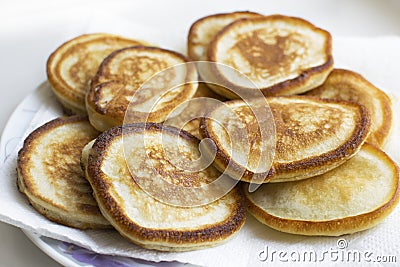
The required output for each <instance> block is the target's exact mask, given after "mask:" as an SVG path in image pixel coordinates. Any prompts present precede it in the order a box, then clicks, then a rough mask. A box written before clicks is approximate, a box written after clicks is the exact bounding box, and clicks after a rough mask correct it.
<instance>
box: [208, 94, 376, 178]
mask: <svg viewBox="0 0 400 267" xmlns="http://www.w3.org/2000/svg"><path fill="white" fill-rule="evenodd" d="M276 98H300V99H302V98H303V99H307V97H304V96H280V97H276ZM267 99H268V98H267ZM308 99H309V100H310V101H316V102H320V103H337V104H342V105H349V106H352V107H355V108H357V109H358V110H359V117H358V118H357V119H358V121H357V123H356V127H355V130H354V131H353V133H352V135H351V136H350V138H349V139H347V140H344V141H343V144H342V145H341V146H339V147H337V148H336V149H334V150H332V151H329V152H327V153H324V154H321V155H319V156H318V157H308V158H304V159H303V160H298V161H294V162H289V163H279V162H275V161H274V162H273V163H272V167H271V169H270V170H269V172H268V173H261V174H259V175H261V176H265V179H264V182H263V183H267V182H269V181H270V180H271V179H273V178H274V177H276V176H280V175H284V174H286V173H290V174H295V173H299V174H300V175H303V174H304V173H307V172H310V173H315V175H317V174H321V173H322V172H319V171H318V170H324V168H323V167H324V166H338V164H340V162H345V160H347V159H349V158H350V157H352V156H353V155H354V154H355V153H356V152H357V151H358V150H359V149H360V147H361V145H362V144H363V143H364V141H365V139H366V138H367V136H368V134H369V129H370V123H371V122H370V116H369V114H368V111H367V110H366V108H365V107H364V106H362V105H359V104H356V103H352V102H347V101H339V100H330V99H315V98H309V97H308ZM240 101H241V100H231V101H229V102H226V103H227V104H228V105H229V103H232V104H235V103H237V102H240ZM270 108H271V111H272V113H273V115H274V117H275V118H276V117H279V115H278V114H279V113H280V112H281V111H280V110H274V108H273V106H271V105H270ZM275 124H276V131H277V137H276V138H277V140H276V143H277V147H276V152H275V153H279V150H284V147H282V145H280V140H279V137H280V136H284V135H285V133H284V131H285V130H286V128H285V127H279V121H276V119H275ZM277 124H278V125H277ZM279 131H280V132H279ZM200 133H201V135H202V136H203V138H211V139H212V140H213V141H214V142H215V144H216V147H217V152H216V156H215V159H214V164H215V166H216V167H217V168H218V169H219V170H220V171H224V170H225V169H226V168H227V166H228V164H230V168H231V169H232V171H233V172H234V173H236V174H241V173H243V171H244V173H243V175H242V177H241V179H240V180H242V181H244V182H251V181H252V179H253V176H254V172H252V171H250V170H248V169H245V170H243V167H242V166H241V165H239V164H238V163H236V162H235V161H234V160H232V159H231V157H230V156H229V155H226V154H225V153H224V152H223V151H222V150H221V149H220V147H223V145H222V144H220V143H219V142H218V140H217V138H216V136H215V134H214V133H213V131H212V129H211V120H210V119H207V116H206V117H205V118H203V119H202V121H201V126H200ZM321 142H323V140H321ZM330 169H331V168H326V170H324V171H323V172H326V171H328V170H330ZM308 177H309V176H308ZM233 178H235V179H236V177H233ZM253 182H254V181H253Z"/></svg>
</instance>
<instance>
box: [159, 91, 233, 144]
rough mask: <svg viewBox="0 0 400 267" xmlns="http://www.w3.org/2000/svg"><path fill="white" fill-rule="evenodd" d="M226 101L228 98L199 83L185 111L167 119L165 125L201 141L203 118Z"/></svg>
mask: <svg viewBox="0 0 400 267" xmlns="http://www.w3.org/2000/svg"><path fill="white" fill-rule="evenodd" d="M226 100H227V99H226V98H224V97H222V96H220V95H218V94H216V93H215V92H214V91H212V90H211V89H209V88H208V87H207V85H205V83H199V87H198V89H197V91H196V94H195V95H194V96H193V98H192V99H191V100H189V102H188V103H187V105H185V107H184V109H183V110H182V111H181V112H180V113H179V114H178V115H177V116H174V117H171V118H169V119H167V120H166V121H165V122H164V124H165V125H171V126H174V127H176V128H179V129H182V130H185V131H187V132H188V133H190V134H192V135H194V136H195V137H197V138H198V139H201V138H202V137H201V134H200V132H199V129H200V121H201V117H203V116H204V115H205V114H206V113H207V112H208V111H209V108H211V107H213V106H215V105H217V104H218V103H220V102H222V101H226ZM177 108H179V106H178V107H177Z"/></svg>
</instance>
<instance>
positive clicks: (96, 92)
mask: <svg viewBox="0 0 400 267" xmlns="http://www.w3.org/2000/svg"><path fill="white" fill-rule="evenodd" d="M129 50H135V51H144V52H154V53H163V54H168V55H169V56H171V57H174V58H177V59H179V60H181V61H182V62H189V61H188V59H187V58H186V57H184V56H183V55H182V54H180V53H178V52H175V51H171V50H166V49H162V48H157V47H149V46H133V47H127V48H122V49H120V50H117V51H114V52H113V53H111V54H110V55H109V56H107V57H106V58H105V59H104V61H103V62H102V63H101V65H100V67H99V69H98V71H97V73H96V75H95V76H94V77H93V79H92V81H91V83H90V89H89V92H88V94H87V96H86V107H87V109H88V110H93V112H96V113H98V114H100V115H104V116H105V117H104V120H105V124H108V125H109V126H110V127H111V126H117V125H122V123H123V122H124V118H125V112H126V109H127V108H128V106H129V102H128V101H127V100H124V99H123V98H122V97H121V96H124V95H133V93H134V92H135V91H132V89H126V88H125V87H126V85H128V84H129V81H133V82H134V81H135V80H132V79H134V78H133V77H124V75H118V74H116V75H115V74H110V73H111V71H110V68H111V66H110V64H112V63H111V62H112V61H113V59H114V58H115V57H117V56H118V55H119V54H120V53H124V52H125V51H129ZM161 63H163V62H161ZM154 64H156V63H154ZM168 67H171V66H167V65H166V66H165V68H168ZM150 68H151V66H150ZM138 71H139V72H141V71H143V70H138ZM194 71H195V70H194V65H189V66H188V73H190V72H194ZM185 86H186V87H187V88H186V89H188V90H181V92H179V94H178V95H176V96H175V97H174V100H173V101H170V102H169V103H168V105H166V106H164V107H162V108H160V109H157V111H156V112H151V113H150V114H148V113H143V112H139V111H135V113H136V114H141V115H143V116H142V117H143V118H146V116H148V117H147V118H146V119H147V121H152V122H162V121H164V119H165V118H164V117H165V114H168V113H169V112H170V111H172V109H173V108H174V107H175V106H176V105H177V104H179V103H181V102H183V101H184V100H185V99H187V98H188V94H190V92H191V91H193V90H189V89H191V88H189V87H191V86H192V85H191V84H186V85H185ZM103 87H104V88H108V89H112V90H110V91H113V92H114V98H113V99H112V100H111V101H110V103H109V104H107V105H106V106H105V107H102V105H101V99H100V94H101V90H103ZM136 89H138V88H135V90H136ZM193 94H194V93H193ZM90 114H91V112H89V119H90V120H91V121H92V118H91V116H90ZM138 116H139V115H138ZM125 119H127V120H128V122H131V121H129V119H128V118H125ZM140 121H142V120H140ZM125 122H126V121H125ZM134 122H136V121H134ZM110 127H108V128H110Z"/></svg>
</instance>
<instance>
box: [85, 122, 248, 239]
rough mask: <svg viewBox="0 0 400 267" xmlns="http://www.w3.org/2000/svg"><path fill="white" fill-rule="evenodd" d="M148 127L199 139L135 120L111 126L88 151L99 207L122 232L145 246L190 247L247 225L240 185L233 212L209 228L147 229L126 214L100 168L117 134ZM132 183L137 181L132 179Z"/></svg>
mask: <svg viewBox="0 0 400 267" xmlns="http://www.w3.org/2000/svg"><path fill="white" fill-rule="evenodd" d="M143 128H144V129H145V130H163V131H166V132H168V133H170V134H173V135H177V136H179V137H181V138H184V139H185V140H189V141H193V142H199V140H198V139H197V138H196V137H194V136H193V135H191V134H189V133H188V132H185V131H181V130H179V129H178V128H175V127H171V126H163V125H162V124H158V123H136V124H130V125H124V126H117V127H113V128H111V129H109V130H108V131H106V132H104V133H103V134H101V135H100V136H99V137H98V138H97V139H96V141H95V143H94V144H93V146H92V149H91V152H90V154H89V159H88V166H87V176H88V179H89V180H90V183H91V184H92V187H93V190H94V194H95V197H96V199H97V201H98V202H99V203H101V205H100V206H103V207H104V208H105V210H106V212H107V213H109V214H110V216H112V218H113V219H114V220H115V223H116V224H117V225H118V227H119V228H120V229H122V231H121V232H120V233H121V234H122V235H123V236H125V237H127V238H128V239H130V240H131V241H132V242H134V243H138V244H139V245H143V244H142V243H141V242H140V240H145V241H146V242H149V241H150V242H154V243H163V244H165V243H166V242H168V243H170V244H176V245H181V246H188V247H196V246H197V247H199V246H201V245H202V244H203V243H213V242H218V241H222V240H224V239H227V238H229V237H230V236H231V235H232V234H233V233H235V232H237V231H238V229H240V227H241V226H242V225H243V224H244V221H245V209H244V201H243V195H242V193H241V192H240V190H239V189H238V188H234V189H233V191H231V193H230V194H233V196H234V197H235V199H236V200H237V203H238V205H237V206H236V207H235V209H234V210H233V211H232V213H231V214H230V215H229V217H228V218H226V219H225V220H224V221H223V222H220V223H218V224H213V225H210V226H209V227H205V228H201V229H197V230H188V231H183V230H182V231H180V230H174V229H170V230H167V229H165V230H161V229H152V228H144V227H142V226H140V225H138V224H136V223H135V222H133V221H132V220H131V219H129V218H127V217H126V216H125V215H124V212H123V210H121V207H120V205H119V204H118V203H116V202H115V199H114V198H113V197H112V196H111V195H110V193H109V192H108V188H109V185H108V183H107V179H105V177H104V174H103V173H102V172H101V170H100V167H101V165H102V161H103V160H104V159H105V157H106V156H107V155H106V153H105V152H106V151H107V147H108V146H109V145H110V144H111V142H113V140H114V139H115V138H116V137H119V136H121V135H122V133H124V134H127V133H129V132H135V131H138V130H139V129H143ZM132 182H134V180H133V179H132Z"/></svg>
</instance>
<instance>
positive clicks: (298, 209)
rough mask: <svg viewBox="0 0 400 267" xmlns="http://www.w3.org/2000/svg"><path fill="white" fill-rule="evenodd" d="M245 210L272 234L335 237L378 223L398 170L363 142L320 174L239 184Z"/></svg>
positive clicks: (393, 199) (388, 208) (394, 194)
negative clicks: (251, 186) (253, 186)
mask: <svg viewBox="0 0 400 267" xmlns="http://www.w3.org/2000/svg"><path fill="white" fill-rule="evenodd" d="M244 193H245V197H246V202H247V203H246V204H247V208H248V211H249V212H250V213H251V214H252V215H253V216H254V217H255V218H257V220H259V221H260V222H261V223H263V224H266V225H268V226H269V227H271V228H274V229H276V230H279V231H282V232H287V233H292V234H300V235H317V236H340V235H344V234H351V233H355V232H358V231H363V230H366V229H369V228H371V227H374V226H376V225H377V224H379V223H380V222H381V221H382V220H383V219H384V218H385V217H387V216H388V215H389V214H390V213H391V212H392V211H393V209H394V208H395V207H396V205H397V204H398V201H399V193H400V190H399V168H398V166H397V165H396V163H395V162H394V161H393V160H391V159H390V158H389V157H388V156H387V155H386V154H385V153H384V152H383V151H382V150H380V149H379V148H378V147H376V146H374V145H372V144H368V143H365V144H364V145H363V147H362V148H361V150H360V151H359V152H358V153H357V154H356V155H355V156H354V157H353V158H351V159H350V160H349V161H347V162H345V163H344V164H342V165H341V166H339V167H338V168H336V169H333V170H331V171H329V172H327V173H325V174H322V175H320V176H317V177H314V178H310V179H306V180H302V181H295V182H288V183H279V184H264V185H261V187H260V188H258V189H257V190H256V191H255V192H254V193H249V192H248V190H247V186H244Z"/></svg>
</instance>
